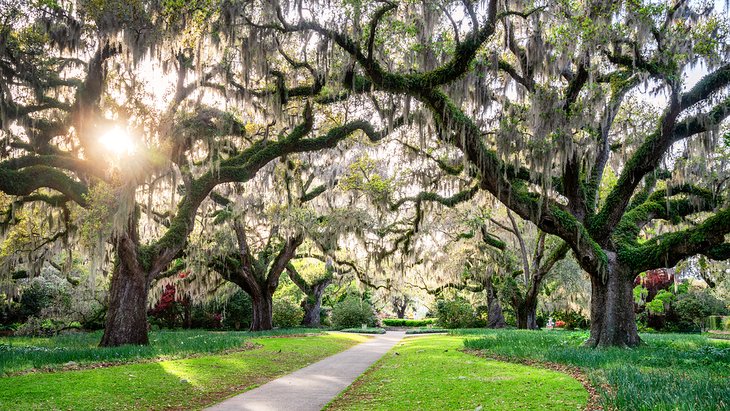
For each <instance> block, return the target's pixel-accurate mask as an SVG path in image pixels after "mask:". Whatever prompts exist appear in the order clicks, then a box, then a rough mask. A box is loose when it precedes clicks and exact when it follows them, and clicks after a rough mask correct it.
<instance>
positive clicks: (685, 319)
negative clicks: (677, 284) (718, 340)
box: [672, 289, 727, 331]
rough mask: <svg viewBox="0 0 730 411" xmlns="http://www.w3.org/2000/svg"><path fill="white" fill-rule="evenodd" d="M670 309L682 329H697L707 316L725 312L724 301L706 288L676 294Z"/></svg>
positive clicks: (678, 326)
mask: <svg viewBox="0 0 730 411" xmlns="http://www.w3.org/2000/svg"><path fill="white" fill-rule="evenodd" d="M672 309H673V310H674V312H675V313H676V316H677V320H678V324H676V326H677V328H678V329H679V330H682V331H699V330H700V329H701V328H702V324H703V323H704V322H705V319H706V318H707V317H709V316H711V315H723V314H725V313H727V309H726V308H725V304H724V302H723V301H721V300H720V299H718V298H717V297H715V296H714V295H712V294H711V293H710V291H709V290H707V289H703V290H690V291H689V292H687V293H684V294H680V295H678V296H677V299H676V301H674V303H673V304H672Z"/></svg>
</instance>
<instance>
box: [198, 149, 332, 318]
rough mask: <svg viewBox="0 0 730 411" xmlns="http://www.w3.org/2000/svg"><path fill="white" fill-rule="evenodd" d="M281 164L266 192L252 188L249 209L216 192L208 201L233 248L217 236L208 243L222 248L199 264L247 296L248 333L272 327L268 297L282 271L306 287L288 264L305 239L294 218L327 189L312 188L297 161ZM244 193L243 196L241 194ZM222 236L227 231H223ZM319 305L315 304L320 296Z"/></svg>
mask: <svg viewBox="0 0 730 411" xmlns="http://www.w3.org/2000/svg"><path fill="white" fill-rule="evenodd" d="M284 163H285V164H284V165H283V166H282V167H276V166H275V171H274V172H273V174H274V175H273V176H272V177H271V179H272V180H273V184H270V187H269V188H268V191H269V192H268V193H267V192H266V191H267V190H265V189H264V190H261V189H256V188H254V189H253V190H255V191H256V194H255V196H256V199H255V200H253V201H254V204H247V201H245V200H241V199H237V200H236V199H233V197H230V196H228V195H221V194H218V193H214V195H213V197H212V198H213V201H215V202H216V203H217V205H218V206H220V207H222V208H221V209H218V210H216V211H215V212H214V215H215V221H214V223H218V224H220V223H226V224H225V225H226V226H228V225H230V226H232V234H233V236H234V237H235V241H233V242H232V245H233V247H226V246H225V245H223V244H225V242H223V241H221V236H218V237H216V238H214V239H213V241H212V243H213V244H214V245H217V246H219V247H222V248H223V250H221V251H222V253H215V251H214V254H212V255H210V254H208V253H206V254H204V255H202V256H201V258H202V259H203V264H204V265H207V267H209V268H211V269H212V270H214V271H215V272H217V273H218V274H219V275H220V276H221V277H222V278H223V279H225V280H226V281H230V282H233V283H234V284H236V285H237V286H239V287H240V288H241V289H242V290H243V291H245V292H246V294H248V295H249V296H250V297H251V303H252V309H253V313H252V314H253V315H252V322H251V330H252V331H261V330H270V329H272V328H273V296H274V293H275V292H276V289H277V288H278V286H279V280H280V278H281V275H282V274H283V273H284V272H285V271H288V272H289V275H290V278H292V281H294V283H295V284H296V285H297V286H299V287H300V288H301V287H302V285H304V286H305V289H306V288H307V286H306V282H304V281H303V279H302V278H301V277H300V276H298V273H297V272H296V270H295V269H294V267H293V265H292V260H294V259H295V258H296V256H297V249H298V248H299V247H300V246H301V245H302V243H303V242H304V240H305V238H306V231H305V229H304V228H303V227H302V226H303V225H304V224H301V225H300V224H298V223H297V221H296V220H297V216H298V215H302V214H306V211H305V210H303V207H306V206H307V203H309V202H311V201H312V200H315V199H316V198H317V197H319V196H320V195H321V194H322V193H324V192H325V191H326V190H327V188H328V183H323V184H322V185H317V184H313V182H314V181H315V178H316V176H315V174H313V173H309V174H303V172H302V168H304V167H305V164H303V163H302V162H301V161H297V160H295V159H292V158H289V159H287V160H286V161H285V162H284ZM308 177H311V178H308ZM329 185H331V184H329ZM245 194H248V193H245V191H244V195H245ZM242 205H243V207H242ZM252 209H253V210H255V211H254V212H253V213H250V215H246V211H248V210H252ZM292 220H294V221H292ZM307 223H310V221H307ZM225 231H231V230H229V229H227V227H226V229H225ZM223 235H226V234H225V233H224V234H223ZM227 248H233V250H227ZM216 254H218V255H216ZM292 274H293V275H292ZM324 286H325V287H326V284H325V285H324ZM322 291H323V289H322ZM309 294H311V293H308V295H309ZM319 301H320V303H321V293H320V298H319ZM317 316H318V313H317Z"/></svg>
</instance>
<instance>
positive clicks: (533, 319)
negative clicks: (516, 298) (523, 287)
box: [515, 299, 538, 330]
mask: <svg viewBox="0 0 730 411" xmlns="http://www.w3.org/2000/svg"><path fill="white" fill-rule="evenodd" d="M515 311H516V313H517V328H519V329H520V330H537V328H538V327H537V299H532V300H530V299H525V300H523V301H522V303H521V304H519V306H518V307H517V309H516V310H515Z"/></svg>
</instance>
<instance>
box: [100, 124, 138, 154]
mask: <svg viewBox="0 0 730 411" xmlns="http://www.w3.org/2000/svg"><path fill="white" fill-rule="evenodd" d="M99 142H100V143H101V145H102V146H103V147H104V148H105V149H106V150H108V151H110V152H112V153H114V154H116V155H118V156H122V155H131V154H133V153H134V151H135V149H136V147H135V144H134V140H132V137H131V136H130V135H129V134H127V132H126V131H125V130H123V129H121V128H120V127H119V126H115V127H114V128H112V129H110V130H109V131H107V132H106V133H105V134H104V135H102V136H101V138H100V139H99Z"/></svg>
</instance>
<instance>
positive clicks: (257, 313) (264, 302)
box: [251, 291, 274, 331]
mask: <svg viewBox="0 0 730 411" xmlns="http://www.w3.org/2000/svg"><path fill="white" fill-rule="evenodd" d="M251 305H252V309H253V319H252V321H251V331H266V330H271V329H272V328H274V312H273V307H274V299H273V293H267V292H265V291H264V292H260V293H257V292H254V293H252V295H251Z"/></svg>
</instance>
